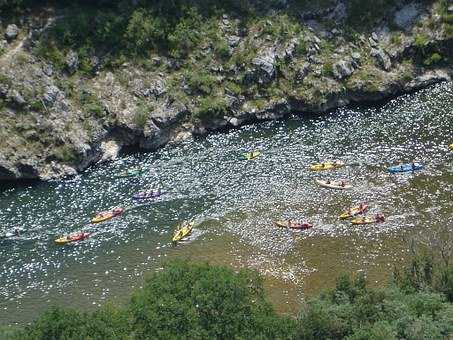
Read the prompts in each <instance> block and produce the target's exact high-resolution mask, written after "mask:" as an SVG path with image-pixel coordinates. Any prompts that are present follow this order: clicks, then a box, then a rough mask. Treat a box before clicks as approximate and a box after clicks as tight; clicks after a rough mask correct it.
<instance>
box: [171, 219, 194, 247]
mask: <svg viewBox="0 0 453 340" xmlns="http://www.w3.org/2000/svg"><path fill="white" fill-rule="evenodd" d="M193 226H194V222H183V223H182V224H180V225H179V226H178V228H177V229H176V230H175V233H174V234H173V239H172V241H173V242H178V241H181V240H182V239H183V238H185V237H187V236H189V235H190V234H191V233H192V229H193Z"/></svg>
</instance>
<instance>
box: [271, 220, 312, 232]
mask: <svg viewBox="0 0 453 340" xmlns="http://www.w3.org/2000/svg"><path fill="white" fill-rule="evenodd" d="M274 224H275V225H276V226H277V227H279V228H288V229H297V230H305V229H310V228H313V224H310V223H306V222H290V221H288V220H279V221H274Z"/></svg>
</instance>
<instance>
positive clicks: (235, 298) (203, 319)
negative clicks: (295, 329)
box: [131, 262, 292, 339]
mask: <svg viewBox="0 0 453 340" xmlns="http://www.w3.org/2000/svg"><path fill="white" fill-rule="evenodd" d="M131 313H132V323H133V328H134V330H135V334H136V336H137V338H138V339H150V338H157V339H173V338H181V337H182V338H189V339H228V338H231V339H233V338H236V339H237V338H243V339H250V338H256V337H259V338H263V339H268V338H278V337H282V336H285V337H287V336H288V335H289V334H290V331H291V326H292V323H291V322H290V321H289V320H287V319H284V318H279V317H277V316H276V315H275V313H274V312H273V311H272V309H271V307H270V305H269V304H268V303H267V302H266V300H265V298H264V292H263V287H262V283H261V280H260V279H259V277H258V276H257V275H256V274H254V273H251V272H248V271H240V272H239V273H238V274H235V273H233V271H232V270H231V269H227V268H223V267H212V266H209V265H189V264H187V263H184V262H175V263H172V264H170V265H168V266H167V267H166V269H165V270H164V271H163V272H160V273H157V274H155V275H154V276H153V277H152V278H151V279H150V280H148V281H147V282H146V284H145V286H144V288H143V290H140V291H138V292H137V293H136V294H134V296H133V298H132V302H131ZM286 327H288V328H286Z"/></svg>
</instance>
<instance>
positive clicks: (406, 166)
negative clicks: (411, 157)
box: [387, 163, 423, 174]
mask: <svg viewBox="0 0 453 340" xmlns="http://www.w3.org/2000/svg"><path fill="white" fill-rule="evenodd" d="M421 169H423V165H421V164H420V163H414V164H412V163H411V164H402V165H395V166H391V167H389V168H388V169H387V170H388V172H390V173H392V174H394V173H397V172H408V171H416V170H421Z"/></svg>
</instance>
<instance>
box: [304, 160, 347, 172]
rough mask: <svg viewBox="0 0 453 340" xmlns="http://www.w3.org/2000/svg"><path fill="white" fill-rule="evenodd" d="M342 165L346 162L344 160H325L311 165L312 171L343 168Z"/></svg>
mask: <svg viewBox="0 0 453 340" xmlns="http://www.w3.org/2000/svg"><path fill="white" fill-rule="evenodd" d="M342 166H344V162H342V161H334V162H324V163H317V164H312V165H311V166H310V170H312V171H321V170H331V169H338V168H341V167H342Z"/></svg>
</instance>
